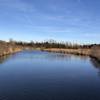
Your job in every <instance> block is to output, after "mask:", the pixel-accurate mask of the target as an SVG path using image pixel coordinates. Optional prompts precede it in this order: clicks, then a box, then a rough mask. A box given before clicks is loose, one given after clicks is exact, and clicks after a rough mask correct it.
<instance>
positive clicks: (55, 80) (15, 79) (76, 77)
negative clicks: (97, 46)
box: [0, 51, 100, 100]
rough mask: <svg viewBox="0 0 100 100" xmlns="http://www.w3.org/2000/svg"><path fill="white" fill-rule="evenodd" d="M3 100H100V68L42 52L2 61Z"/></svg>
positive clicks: (0, 88) (86, 60)
mask: <svg viewBox="0 0 100 100" xmlns="http://www.w3.org/2000/svg"><path fill="white" fill-rule="evenodd" d="M0 100H100V64H99V63H97V62H96V61H95V60H94V59H90V58H89V57H81V56H74V55H64V54H59V53H48V52H41V51H23V52H20V53H16V54H14V55H10V56H6V57H1V58H0Z"/></svg>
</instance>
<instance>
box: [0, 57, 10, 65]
mask: <svg viewBox="0 0 100 100" xmlns="http://www.w3.org/2000/svg"><path fill="white" fill-rule="evenodd" d="M10 57H11V55H6V56H2V57H0V64H3V63H4V62H6V61H7V60H8V59H9V58H10Z"/></svg>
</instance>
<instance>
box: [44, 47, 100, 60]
mask: <svg viewBox="0 0 100 100" xmlns="http://www.w3.org/2000/svg"><path fill="white" fill-rule="evenodd" d="M43 51H47V52H55V53H65V54H74V55H85V56H90V57H93V58H95V59H97V60H98V61H100V47H99V46H93V47H92V48H90V49H58V48H48V49H43Z"/></svg>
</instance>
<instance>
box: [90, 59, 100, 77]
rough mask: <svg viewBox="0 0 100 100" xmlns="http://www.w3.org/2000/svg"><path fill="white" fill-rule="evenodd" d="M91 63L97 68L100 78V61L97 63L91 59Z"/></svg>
mask: <svg viewBox="0 0 100 100" xmlns="http://www.w3.org/2000/svg"><path fill="white" fill-rule="evenodd" d="M90 61H91V63H92V64H93V66H94V67H95V68H96V69H98V74H99V76H100V62H99V61H97V60H96V59H94V58H91V60H90Z"/></svg>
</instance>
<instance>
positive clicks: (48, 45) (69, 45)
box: [9, 39, 100, 49]
mask: <svg viewBox="0 0 100 100" xmlns="http://www.w3.org/2000/svg"><path fill="white" fill-rule="evenodd" d="M9 43H10V44H13V45H14V44H15V45H19V46H22V47H26V46H28V47H33V48H64V49H80V48H82V49H89V48H91V47H92V46H94V45H98V46H100V44H91V45H79V44H77V43H70V42H56V41H55V40H48V41H43V42H34V41H30V42H22V41H14V40H12V39H10V41H9Z"/></svg>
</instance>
